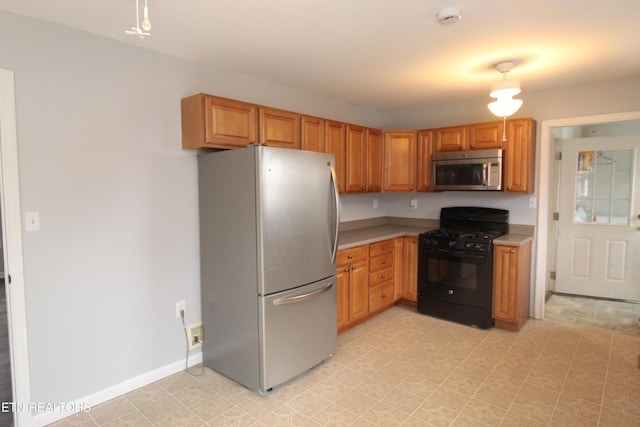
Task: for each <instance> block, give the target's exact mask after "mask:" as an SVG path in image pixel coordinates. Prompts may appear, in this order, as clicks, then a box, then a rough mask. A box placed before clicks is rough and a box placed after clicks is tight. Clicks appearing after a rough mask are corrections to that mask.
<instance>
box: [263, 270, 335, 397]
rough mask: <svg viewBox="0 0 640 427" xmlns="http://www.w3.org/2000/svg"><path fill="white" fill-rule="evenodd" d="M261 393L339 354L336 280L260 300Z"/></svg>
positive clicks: (332, 278) (333, 278)
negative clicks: (337, 352) (337, 349)
mask: <svg viewBox="0 0 640 427" xmlns="http://www.w3.org/2000/svg"><path fill="white" fill-rule="evenodd" d="M260 310H261V313H260V314H261V328H260V332H261V336H260V389H261V390H263V391H264V390H268V389H270V388H271V387H275V386H277V385H279V384H282V383H283V382H285V381H287V380H290V379H291V378H293V377H295V376H297V375H299V374H301V373H303V372H305V371H307V370H308V369H310V368H312V367H314V366H315V365H317V364H318V363H320V362H322V361H323V360H325V359H326V358H328V357H329V356H330V355H332V354H333V353H335V351H336V348H337V345H338V334H337V328H338V326H337V317H336V315H337V314H336V278H335V276H334V277H331V278H329V279H327V280H322V281H319V282H316V283H313V284H311V285H307V286H303V287H300V288H296V289H294V290H290V291H285V292H279V293H277V294H274V295H270V296H267V297H260Z"/></svg>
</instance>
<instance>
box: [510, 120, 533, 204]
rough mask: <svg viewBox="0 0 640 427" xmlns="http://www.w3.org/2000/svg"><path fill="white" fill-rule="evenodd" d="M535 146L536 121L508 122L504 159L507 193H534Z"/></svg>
mask: <svg viewBox="0 0 640 427" xmlns="http://www.w3.org/2000/svg"><path fill="white" fill-rule="evenodd" d="M535 145H536V122H535V120H533V119H516V120H507V141H506V142H505V145H504V159H503V163H504V191H505V193H533V190H534V181H533V179H534V172H535V156H536V154H535V153H536V151H535Z"/></svg>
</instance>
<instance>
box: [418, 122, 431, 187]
mask: <svg viewBox="0 0 640 427" xmlns="http://www.w3.org/2000/svg"><path fill="white" fill-rule="evenodd" d="M432 154H433V131H430V130H421V131H419V132H418V159H417V161H418V164H417V167H418V177H417V180H418V187H417V190H418V191H432V188H431V181H432V179H433V176H432V174H433V168H432V166H433V165H432V163H431V156H432Z"/></svg>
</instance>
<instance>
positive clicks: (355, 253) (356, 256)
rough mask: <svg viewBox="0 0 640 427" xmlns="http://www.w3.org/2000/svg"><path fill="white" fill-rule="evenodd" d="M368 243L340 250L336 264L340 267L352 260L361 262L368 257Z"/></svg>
mask: <svg viewBox="0 0 640 427" xmlns="http://www.w3.org/2000/svg"><path fill="white" fill-rule="evenodd" d="M367 251H368V247H367V245H362V246H356V247H355V248H349V249H343V250H341V251H338V255H337V257H336V265H337V266H338V267H340V266H344V265H347V264H350V263H352V262H360V261H363V260H366V259H367Z"/></svg>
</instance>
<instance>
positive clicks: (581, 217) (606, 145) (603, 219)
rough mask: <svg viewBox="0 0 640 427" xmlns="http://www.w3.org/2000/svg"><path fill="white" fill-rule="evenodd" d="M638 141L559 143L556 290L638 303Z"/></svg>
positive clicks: (596, 140) (586, 139)
mask: <svg viewBox="0 0 640 427" xmlns="http://www.w3.org/2000/svg"><path fill="white" fill-rule="evenodd" d="M639 168H640V138H639V137H637V136H636V137H608V138H585V139H570V140H564V141H563V142H562V161H561V166H560V182H561V188H560V202H559V215H560V217H559V233H558V258H557V265H556V291H557V292H562V293H568V294H576V295H588V296H596V297H604V298H615V299H627V300H636V301H638V300H640V228H639V227H640V197H638V194H637V193H638V189H639V188H640V173H639V170H638V169H639Z"/></svg>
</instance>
